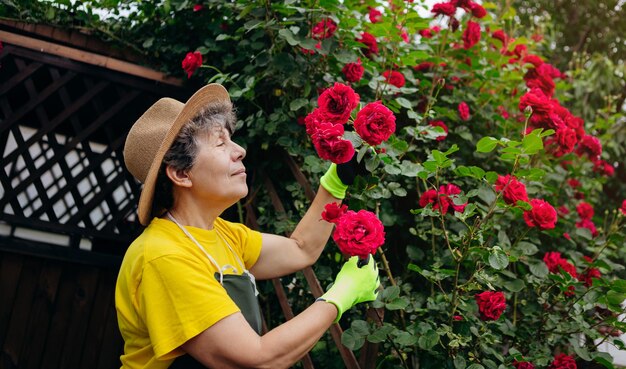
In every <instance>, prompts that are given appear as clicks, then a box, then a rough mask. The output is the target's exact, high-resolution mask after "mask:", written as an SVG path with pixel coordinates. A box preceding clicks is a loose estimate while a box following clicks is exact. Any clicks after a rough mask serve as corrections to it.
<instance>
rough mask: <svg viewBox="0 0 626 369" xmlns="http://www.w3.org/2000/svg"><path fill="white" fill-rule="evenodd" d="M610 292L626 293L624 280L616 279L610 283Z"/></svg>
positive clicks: (625, 281)
mask: <svg viewBox="0 0 626 369" xmlns="http://www.w3.org/2000/svg"><path fill="white" fill-rule="evenodd" d="M611 290H613V291H615V292H621V293H626V280H624V279H616V280H615V281H613V282H612V283H611Z"/></svg>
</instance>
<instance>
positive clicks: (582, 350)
mask: <svg viewBox="0 0 626 369" xmlns="http://www.w3.org/2000/svg"><path fill="white" fill-rule="evenodd" d="M569 343H570V347H571V348H573V349H574V351H575V352H576V355H578V357H580V358H581V359H583V360H585V361H591V356H589V351H587V348H586V347H580V344H579V343H578V337H574V338H571V339H570V340H569Z"/></svg>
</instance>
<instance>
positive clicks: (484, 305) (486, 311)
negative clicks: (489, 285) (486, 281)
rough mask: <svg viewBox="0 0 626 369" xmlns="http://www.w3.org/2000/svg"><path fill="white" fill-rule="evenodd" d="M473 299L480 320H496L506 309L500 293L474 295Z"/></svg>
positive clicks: (488, 292) (487, 292)
mask: <svg viewBox="0 0 626 369" xmlns="http://www.w3.org/2000/svg"><path fill="white" fill-rule="evenodd" d="M474 298H475V299H476V303H477V304H478V311H479V312H480V319H482V320H498V318H500V315H502V312H504V309H506V299H505V298H504V294H503V293H502V292H494V291H485V292H482V293H479V294H477V295H475V296H474Z"/></svg>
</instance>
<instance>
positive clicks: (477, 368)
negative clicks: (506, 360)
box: [467, 363, 485, 369]
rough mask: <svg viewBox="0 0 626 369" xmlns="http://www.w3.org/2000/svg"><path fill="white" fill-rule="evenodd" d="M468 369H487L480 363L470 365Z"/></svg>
mask: <svg viewBox="0 0 626 369" xmlns="http://www.w3.org/2000/svg"><path fill="white" fill-rule="evenodd" d="M467 369H485V367H484V366H482V365H480V364H476V363H474V364H472V365H470V366H468V367H467Z"/></svg>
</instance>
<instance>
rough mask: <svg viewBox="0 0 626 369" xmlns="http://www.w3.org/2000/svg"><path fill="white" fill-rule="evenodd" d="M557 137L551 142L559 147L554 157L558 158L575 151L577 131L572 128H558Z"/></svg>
mask: <svg viewBox="0 0 626 369" xmlns="http://www.w3.org/2000/svg"><path fill="white" fill-rule="evenodd" d="M555 136H556V137H555V138H554V139H553V140H552V141H549V142H553V143H555V144H556V145H557V147H556V149H555V150H554V156H556V157H557V158H559V157H561V156H563V155H565V154H567V153H570V152H572V151H574V147H576V143H577V142H578V138H577V137H576V131H574V130H573V129H571V128H568V127H565V126H562V127H559V128H557V130H556V135H555Z"/></svg>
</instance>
